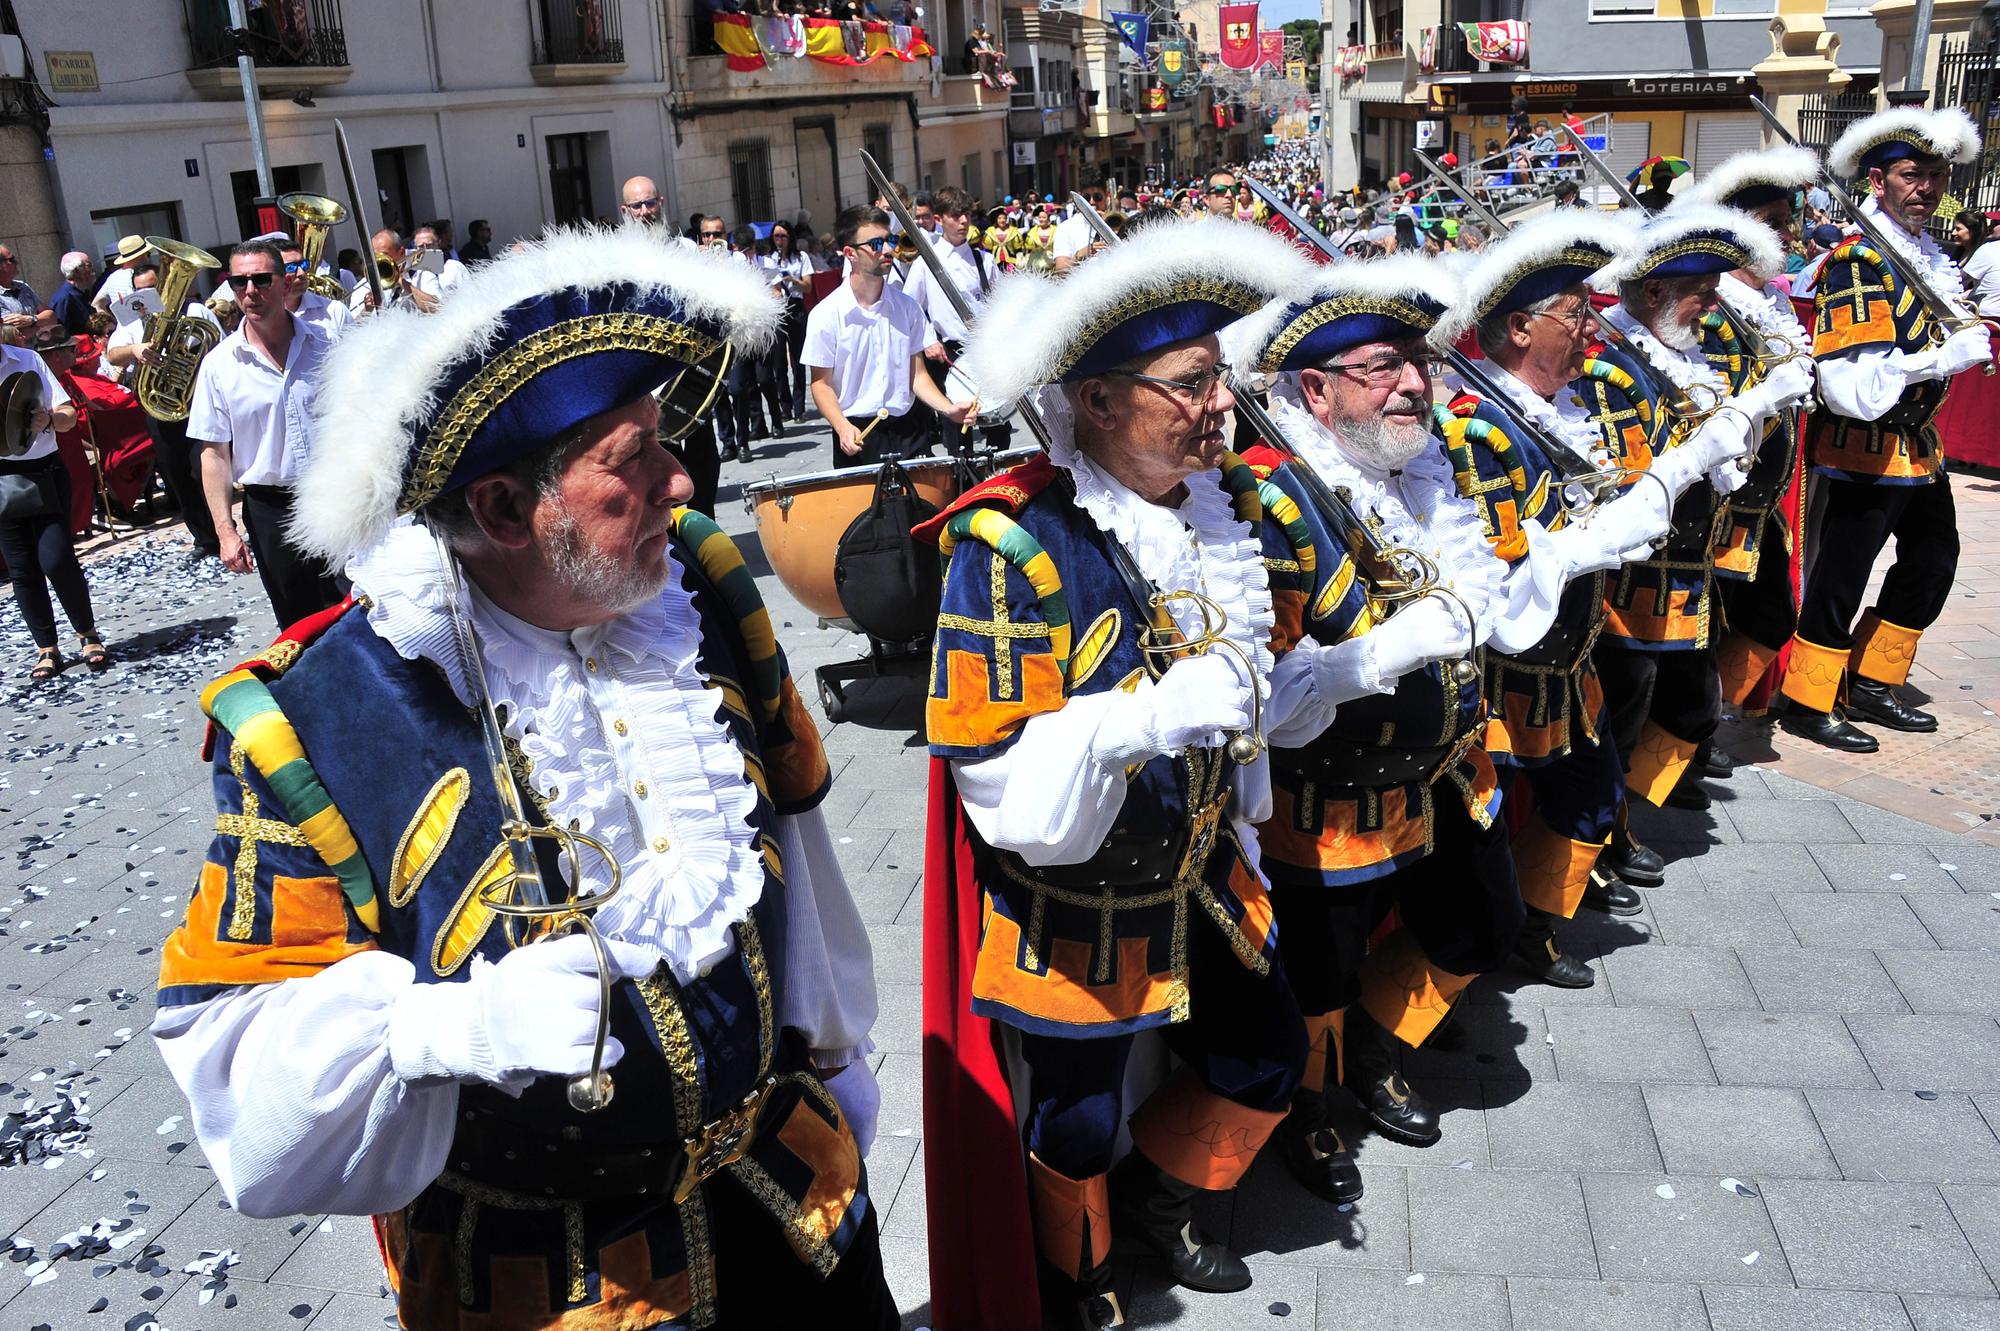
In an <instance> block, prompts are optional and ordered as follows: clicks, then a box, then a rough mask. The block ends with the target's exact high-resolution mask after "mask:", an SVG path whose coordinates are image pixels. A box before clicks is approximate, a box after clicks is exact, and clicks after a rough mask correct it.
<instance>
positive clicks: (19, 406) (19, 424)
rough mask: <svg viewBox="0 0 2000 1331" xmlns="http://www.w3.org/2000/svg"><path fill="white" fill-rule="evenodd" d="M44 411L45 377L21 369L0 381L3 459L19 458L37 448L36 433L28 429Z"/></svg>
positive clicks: (0, 448)
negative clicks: (43, 379)
mask: <svg viewBox="0 0 2000 1331" xmlns="http://www.w3.org/2000/svg"><path fill="white" fill-rule="evenodd" d="M41 409H42V380H41V376H40V375H38V374H35V373H34V372H32V371H29V370H17V371H16V372H15V373H13V374H10V375H8V376H7V377H6V378H5V379H0V458H17V457H20V456H21V455H22V454H23V453H26V452H27V451H28V449H29V448H30V447H31V446H33V444H34V442H35V432H34V431H33V430H30V429H29V428H28V426H29V424H30V423H31V422H32V421H33V420H34V418H35V413H36V412H38V411H40V410H41Z"/></svg>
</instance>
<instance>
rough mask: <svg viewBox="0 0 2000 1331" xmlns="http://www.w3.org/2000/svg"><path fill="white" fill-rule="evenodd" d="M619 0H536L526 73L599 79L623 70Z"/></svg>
mask: <svg viewBox="0 0 2000 1331" xmlns="http://www.w3.org/2000/svg"><path fill="white" fill-rule="evenodd" d="M621 8H622V6H620V5H619V3H618V0H536V3H535V7H534V28H535V31H534V53H533V58H532V59H531V60H530V62H529V64H528V73H529V74H530V75H531V76H532V77H533V78H534V80H535V82H537V83H541V84H550V85H555V84H571V83H600V82H603V81H604V80H606V79H613V78H616V77H618V76H619V75H620V74H623V73H624V72H625V34H624V31H623V28H622V23H623V20H622V19H621V18H620V16H619V15H620V11H621Z"/></svg>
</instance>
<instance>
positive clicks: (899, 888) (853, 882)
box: [845, 872, 920, 926]
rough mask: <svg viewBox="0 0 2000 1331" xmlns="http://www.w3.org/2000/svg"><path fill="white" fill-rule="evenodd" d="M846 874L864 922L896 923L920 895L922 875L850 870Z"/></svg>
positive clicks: (856, 907)
mask: <svg viewBox="0 0 2000 1331" xmlns="http://www.w3.org/2000/svg"><path fill="white" fill-rule="evenodd" d="M845 877H846V879H847V890H848V891H849V892H851V893H853V894H854V906H855V909H856V910H858V911H859V912H860V914H861V919H862V922H863V923H865V924H868V925H871V926H872V925H876V924H889V923H892V922H894V921H895V920H896V918H897V917H898V916H899V915H900V914H901V913H902V910H903V908H904V907H905V906H907V905H908V904H909V903H910V899H911V898H912V897H914V896H916V895H918V892H917V887H918V879H919V877H920V875H918V874H906V873H902V872H897V873H850V874H847V875H845Z"/></svg>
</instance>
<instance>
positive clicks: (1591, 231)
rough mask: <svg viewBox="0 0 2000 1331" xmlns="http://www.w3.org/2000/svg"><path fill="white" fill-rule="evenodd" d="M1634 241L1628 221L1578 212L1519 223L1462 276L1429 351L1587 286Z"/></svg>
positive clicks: (1565, 210) (1560, 212)
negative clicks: (1481, 326) (1500, 318)
mask: <svg viewBox="0 0 2000 1331" xmlns="http://www.w3.org/2000/svg"><path fill="white" fill-rule="evenodd" d="M1635 235H1636V229H1635V228H1634V227H1633V225H1632V223H1631V222H1630V221H1625V220H1620V218H1619V217H1617V216H1615V215H1611V214H1607V213H1600V212H1596V211H1594V210H1588V209H1582V208H1558V209H1556V210H1555V211H1554V212H1552V213H1543V214H1542V215H1541V216H1540V217H1536V218H1532V219H1530V220H1529V221H1526V222H1523V223H1521V225H1519V226H1517V227H1515V228H1514V229H1513V230H1512V231H1510V232H1508V233H1507V234H1506V236H1504V237H1503V238H1502V239H1500V240H1499V241H1496V242H1495V243H1494V244H1492V245H1489V246H1487V247H1486V250H1485V252H1484V253H1482V254H1481V255H1480V256H1479V259H1478V260H1477V262H1475V263H1474V264H1473V265H1472V266H1471V267H1470V268H1469V269H1467V270H1466V271H1465V272H1464V274H1463V276H1462V278H1461V280H1460V286H1459V292H1458V297H1457V299H1456V300H1454V301H1453V302H1452V305H1451V308H1450V309H1448V310H1446V311H1445V313H1444V316H1443V317H1442V318H1441V319H1439V320H1438V322H1437V326H1436V327H1435V328H1434V329H1432V330H1431V343H1432V345H1434V346H1438V347H1447V346H1450V345H1451V344H1452V343H1454V342H1456V341H1458V339H1459V338H1461V337H1463V336H1464V335H1465V334H1466V332H1468V331H1469V330H1470V329H1472V328H1473V327H1474V326H1476V325H1478V324H1480V323H1483V322H1485V321H1486V320H1488V319H1491V318H1492V317H1494V316H1495V315H1499V314H1508V313H1511V312H1512V311H1514V310H1519V309H1524V308H1526V307H1527V306H1529V305H1533V304H1535V303H1536V302H1537V301H1542V300H1547V299H1548V298H1549V297H1551V296H1553V295H1556V294H1557V293H1559V292H1562V291H1567V290H1568V289H1569V288H1571V287H1573V286H1576V285H1577V284H1579V283H1582V282H1588V281H1589V280H1590V278H1591V276H1592V275H1593V274H1595V273H1597V272H1598V271H1599V270H1600V269H1602V268H1604V267H1605V266H1606V265H1607V264H1611V263H1615V262H1617V261H1618V260H1619V259H1620V258H1621V257H1622V256H1623V255H1624V254H1625V253H1626V251H1627V250H1628V249H1629V248H1630V246H1631V245H1632V243H1633V238H1634V236H1635Z"/></svg>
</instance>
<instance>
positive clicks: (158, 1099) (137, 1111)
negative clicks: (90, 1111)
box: [93, 1034, 201, 1166]
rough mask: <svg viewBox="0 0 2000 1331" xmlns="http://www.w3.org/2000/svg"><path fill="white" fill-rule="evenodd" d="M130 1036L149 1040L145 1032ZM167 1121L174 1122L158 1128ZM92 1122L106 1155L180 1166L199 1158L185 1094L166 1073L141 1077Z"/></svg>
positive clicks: (192, 1121)
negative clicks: (168, 1126) (162, 1129)
mask: <svg viewBox="0 0 2000 1331" xmlns="http://www.w3.org/2000/svg"><path fill="white" fill-rule="evenodd" d="M133 1038H134V1040H145V1041H146V1042H147V1043H148V1044H151V1043H152V1040H151V1038H150V1037H149V1036H146V1035H144V1034H140V1035H137V1036H134V1037H133ZM169 1121H172V1124H173V1126H172V1127H171V1128H170V1129H169V1130H168V1131H166V1132H164V1133H163V1132H160V1131H159V1129H160V1128H163V1127H167V1125H168V1123H169ZM93 1126H94V1127H95V1128H96V1131H97V1133H98V1134H100V1135H101V1137H102V1139H103V1146H102V1149H103V1150H104V1152H105V1154H107V1155H112V1156H120V1157H123V1158H126V1159H131V1160H152V1161H158V1162H159V1163H161V1164H174V1165H180V1166H185V1165H192V1164H195V1163H198V1162H199V1161H200V1160H201V1150H200V1148H199V1147H198V1146H196V1145H195V1140H194V1120H193V1119H192V1118H191V1117H190V1116H189V1114H188V1104H187V1098H186V1097H185V1096H183V1095H182V1094H181V1089H180V1087H179V1086H177V1085H175V1084H174V1082H173V1081H172V1080H171V1079H169V1078H166V1077H141V1078H140V1079H139V1081H138V1084H137V1085H135V1086H133V1087H132V1089H131V1090H129V1091H127V1092H126V1093H125V1094H123V1095H121V1096H119V1097H118V1098H117V1099H116V1100H113V1101H112V1102H111V1103H110V1104H109V1105H107V1106H105V1108H104V1109H103V1110H101V1111H99V1112H98V1113H97V1114H96V1115H95V1117H94V1121H93ZM173 1148H178V1149H173Z"/></svg>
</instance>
